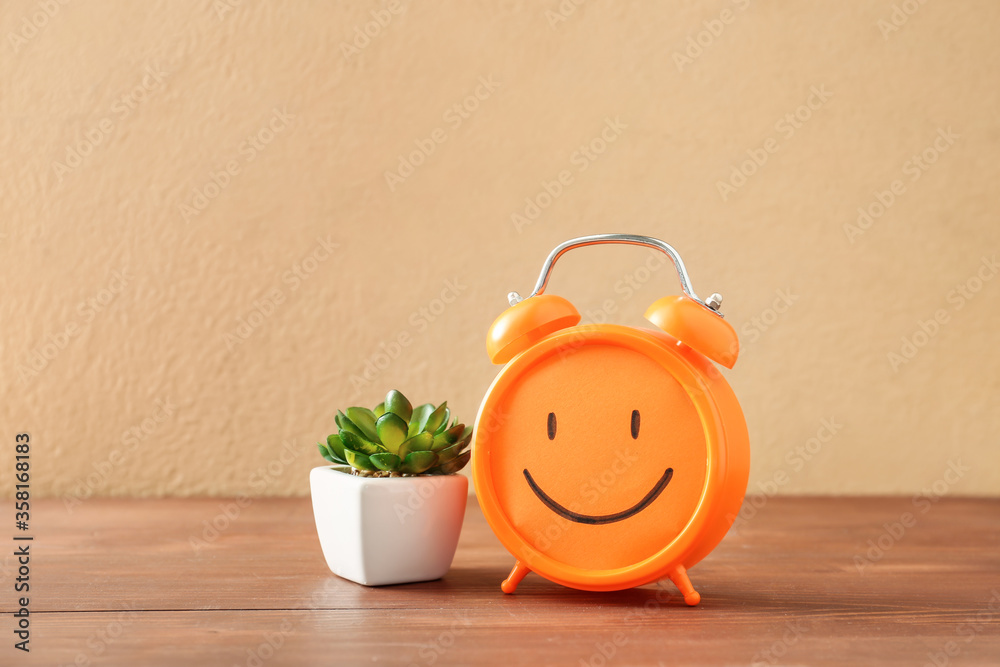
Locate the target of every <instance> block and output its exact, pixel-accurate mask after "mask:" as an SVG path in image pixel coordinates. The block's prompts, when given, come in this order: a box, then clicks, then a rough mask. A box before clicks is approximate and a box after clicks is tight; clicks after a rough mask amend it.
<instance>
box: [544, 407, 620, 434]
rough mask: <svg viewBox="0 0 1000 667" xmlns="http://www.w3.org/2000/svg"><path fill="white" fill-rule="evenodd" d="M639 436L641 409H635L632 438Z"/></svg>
mask: <svg viewBox="0 0 1000 667" xmlns="http://www.w3.org/2000/svg"><path fill="white" fill-rule="evenodd" d="M550 419H554V417H552V416H551V415H550ZM551 428H552V427H550V431H549V432H550V433H551ZM550 437H551V436H550ZM638 437H639V411H638V410H633V411H632V439H633V440H635V439H637V438H638Z"/></svg>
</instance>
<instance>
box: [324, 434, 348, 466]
mask: <svg viewBox="0 0 1000 667" xmlns="http://www.w3.org/2000/svg"><path fill="white" fill-rule="evenodd" d="M326 448H327V449H329V450H330V453H331V454H333V458H335V459H339V460H340V462H341V463H346V462H347V459H345V458H344V441H343V440H341V439H340V436H339V435H337V434H336V433H331V434H330V435H328V436H327V438H326Z"/></svg>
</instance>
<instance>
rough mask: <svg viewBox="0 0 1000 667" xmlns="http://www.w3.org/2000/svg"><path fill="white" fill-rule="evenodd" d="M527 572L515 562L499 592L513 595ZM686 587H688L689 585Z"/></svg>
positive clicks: (523, 566) (519, 562) (521, 564)
mask: <svg viewBox="0 0 1000 667" xmlns="http://www.w3.org/2000/svg"><path fill="white" fill-rule="evenodd" d="M529 572H531V570H529V569H528V567H527V566H526V565H525V564H524V563H522V562H521V561H516V562H515V563H514V569H513V570H511V571H510V574H509V575H507V578H506V579H504V581H503V583H502V584H500V590H502V591H503V592H504V593H507V594H510V593H513V592H514V591H515V590H516V589H517V585H518V584H519V583H521V580H522V579H524V577H525V575H526V574H528V573H529ZM688 585H689V586H690V584H688Z"/></svg>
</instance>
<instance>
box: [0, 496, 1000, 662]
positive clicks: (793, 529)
mask: <svg viewBox="0 0 1000 667" xmlns="http://www.w3.org/2000/svg"><path fill="white" fill-rule="evenodd" d="M754 500H755V502H756V503H757V504H759V505H760V508H759V509H757V510H755V511H753V512H749V511H748V512H747V513H746V514H747V515H748V516H749V515H750V514H753V516H749V518H748V520H747V521H746V522H745V523H742V524H741V525H739V527H738V528H737V529H736V530H735V531H734V532H732V533H731V534H730V535H729V536H728V537H727V538H726V539H725V540H724V541H723V543H722V544H721V545H720V546H719V548H718V549H717V550H716V551H715V552H713V553H712V554H711V555H710V556H709V557H708V558H707V559H706V560H705V561H703V562H702V563H700V564H699V565H698V566H696V567H694V568H693V569H692V570H691V572H690V574H691V579H692V581H693V583H694V585H695V587H696V588H697V589H698V590H699V591H700V592H701V595H702V603H701V605H699V606H698V607H695V608H689V607H687V606H685V605H684V603H683V601H682V600H681V599H680V597H679V596H678V595H677V594H676V592H675V589H674V588H673V586H672V585H671V584H670V583H669V582H667V583H664V584H662V585H650V586H646V587H643V588H639V589H633V590H628V591H622V592H618V593H590V592H582V591H575V590H570V589H566V588H563V587H560V586H558V585H556V584H553V583H550V582H548V581H546V580H544V579H542V578H540V577H538V576H537V575H529V576H528V578H527V579H525V580H524V582H523V583H522V584H521V586H520V587H519V588H518V591H517V594H516V595H513V596H505V595H503V594H502V593H501V592H500V581H501V580H502V579H503V578H504V577H505V576H506V574H507V572H508V570H509V569H510V566H511V565H512V562H513V559H512V557H511V556H510V555H509V554H508V553H506V551H504V549H503V548H502V547H501V546H500V544H499V543H498V542H497V541H496V538H495V537H494V536H493V534H492V533H491V532H490V530H489V527H488V526H487V525H486V523H485V521H484V519H483V517H482V514H481V513H480V511H479V508H478V506H477V505H476V504H475V501H474V500H472V501H470V506H469V511H468V513H467V515H466V519H465V527H464V530H463V533H462V538H461V541H460V543H459V548H458V554H457V555H456V557H455V562H454V566H453V568H452V570H451V571H450V572H449V573H448V575H447V576H446V577H445V578H444V579H441V580H439V581H434V582H428V583H421V584H410V585H405V586H389V587H383V588H366V587H364V586H359V585H356V584H353V583H351V582H348V581H345V580H342V579H339V578H337V577H336V576H334V575H332V574H331V573H330V572H329V570H328V569H327V567H326V565H325V563H324V561H323V557H322V554H321V552H320V548H319V542H318V540H317V538H316V534H315V528H314V526H313V520H312V510H311V507H310V504H309V500H308V499H288V500H284V499H282V500H271V499H269V500H255V501H251V502H249V503H248V502H244V506H242V507H241V506H240V505H239V504H237V502H236V501H235V500H219V499H216V500H182V499H171V500H111V499H92V500H89V501H86V502H85V503H83V504H82V505H80V506H77V507H75V508H74V509H73V511H72V512H69V511H67V509H66V508H65V507H64V506H63V504H62V503H61V502H59V501H55V500H52V501H39V502H36V503H35V504H34V505H35V506H34V512H33V517H32V520H33V521H32V523H33V528H34V530H35V532H34V537H35V539H34V541H33V542H32V563H31V566H32V570H31V595H30V598H31V612H32V615H31V628H32V635H31V643H30V646H31V653H30V654H24V653H23V652H21V651H17V650H14V648H13V643H14V639H13V635H12V634H11V630H10V629H11V628H12V627H13V624H12V622H11V618H12V617H11V616H10V614H9V612H12V611H14V601H15V597H14V594H13V592H12V591H13V579H14V577H15V576H16V564H15V563H14V559H13V557H12V556H11V555H8V556H6V557H5V559H4V560H3V572H2V575H3V586H4V590H5V592H6V594H5V595H4V596H3V603H2V604H3V608H2V611H3V612H5V613H4V618H6V619H7V621H6V622H5V632H4V633H3V634H4V636H5V644H4V646H3V647H2V648H0V665H22V664H23V665H81V666H85V665H183V666H186V667H192V666H195V665H227V666H228V665H246V666H248V667H253V666H261V665H321V664H349V665H361V664H403V665H451V664H502V665H522V664H540V665H541V664H552V665H583V666H586V665H593V666H595V667H601V666H604V665H640V664H642V665H674V664H684V665H702V664H704V665H752V664H760V665H845V664H889V665H897V664H898V665H925V664H927V665H935V666H936V667H943V666H944V665H996V664H1000V500H983V499H941V500H939V501H938V502H936V503H927V505H924V504H922V503H921V504H915V503H914V502H913V501H911V499H909V498H850V499H843V498H841V499H834V498H780V497H779V498H770V499H767V498H757V499H754ZM907 513H909V515H910V516H912V518H913V521H910V520H909V519H907V520H906V521H903V520H902V519H903V517H904V516H905V515H906V514H907ZM904 523H909V524H911V525H909V526H906V525H903V524H904ZM213 524H214V526H213ZM897 524H898V525H897ZM900 528H901V529H900ZM7 539H9V538H7ZM5 551H6V552H7V553H8V554H10V553H12V552H13V548H11V549H9V550H5ZM401 557H404V555H401Z"/></svg>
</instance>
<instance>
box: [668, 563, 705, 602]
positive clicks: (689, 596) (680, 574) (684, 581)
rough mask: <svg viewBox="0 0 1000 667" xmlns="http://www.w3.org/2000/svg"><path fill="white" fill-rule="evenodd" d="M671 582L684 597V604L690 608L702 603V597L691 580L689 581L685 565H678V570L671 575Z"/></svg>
mask: <svg viewBox="0 0 1000 667" xmlns="http://www.w3.org/2000/svg"><path fill="white" fill-rule="evenodd" d="M670 581H672V582H674V586H676V587H677V590H679V591H680V592H681V595H683V596H684V602H686V603H687V605H688V606H689V607H693V606H695V605H696V604H698V603H699V602H701V595H699V594H698V591H696V590H695V589H694V586H692V585H691V580H690V579H688V575H687V570H685V569H684V566H683V565H678V566H677V569H675V570H674V571H673V572H672V573H671V574H670Z"/></svg>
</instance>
